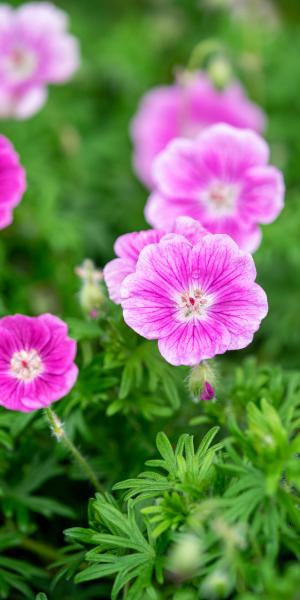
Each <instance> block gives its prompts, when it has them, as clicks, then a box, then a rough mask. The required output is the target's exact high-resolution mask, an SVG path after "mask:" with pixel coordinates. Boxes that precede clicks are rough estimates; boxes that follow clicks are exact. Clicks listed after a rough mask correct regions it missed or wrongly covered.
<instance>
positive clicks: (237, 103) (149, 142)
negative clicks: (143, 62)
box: [131, 72, 265, 188]
mask: <svg viewBox="0 0 300 600" xmlns="http://www.w3.org/2000/svg"><path fill="white" fill-rule="evenodd" d="M220 122H222V123H228V124H229V125H233V126H234V127H241V128H249V129H254V130H255V131H258V132H262V131H263V129H264V124H265V118H264V115H263V112H262V111H261V110H260V108H258V106H256V105H255V104H253V103H252V102H250V100H249V99H248V98H247V97H246V96H245V93H244V91H243V89H242V87H241V86H240V85H239V84H238V83H233V84H231V85H230V86H228V87H227V89H225V90H223V91H220V90H217V89H216V88H215V87H214V86H213V84H212V82H211V81H210V79H209V78H208V77H207V75H205V74H204V73H202V72H199V73H197V74H195V75H190V76H189V78H187V77H186V78H185V81H184V83H174V84H173V85H169V86H164V87H157V88H154V89H153V90H151V91H150V92H148V93H147V94H146V95H145V96H144V97H143V98H142V101H141V104H140V107H139V109H138V112H137V114H136V116H135V117H134V119H133V122H132V127H131V134H132V139H133V142H134V167H135V171H136V173H137V175H138V177H139V178H140V179H141V180H142V181H143V182H144V183H145V184H146V185H147V186H148V187H150V188H152V187H153V185H154V181H153V175H152V165H153V160H154V158H155V157H156V156H157V155H158V154H159V153H160V152H161V151H162V150H163V149H164V148H165V147H166V145H167V144H168V143H169V142H170V141H171V140H173V139H174V138H178V137H184V138H194V137H196V136H197V135H198V134H199V133H200V132H202V131H203V130H204V129H205V128H206V127H207V126H209V125H214V124H215V123H220Z"/></svg>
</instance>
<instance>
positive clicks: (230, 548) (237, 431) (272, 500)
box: [66, 373, 300, 600]
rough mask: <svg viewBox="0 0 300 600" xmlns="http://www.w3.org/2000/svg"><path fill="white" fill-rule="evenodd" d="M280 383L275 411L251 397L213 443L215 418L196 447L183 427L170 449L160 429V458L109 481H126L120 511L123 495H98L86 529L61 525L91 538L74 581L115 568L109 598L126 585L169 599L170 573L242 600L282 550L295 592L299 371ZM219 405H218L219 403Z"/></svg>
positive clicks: (257, 588) (299, 548)
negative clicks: (240, 416)
mask: <svg viewBox="0 0 300 600" xmlns="http://www.w3.org/2000/svg"><path fill="white" fill-rule="evenodd" d="M260 375H261V373H258V377H259V376H260ZM290 379H291V381H292V380H294V381H293V385H291V381H290ZM279 383H280V384H281V385H280V387H279V390H280V389H281V392H282V397H281V403H280V407H279V408H278V410H277V409H276V408H275V407H274V406H273V405H272V404H270V402H269V401H268V400H267V399H266V398H264V399H262V401H261V402H260V405H259V406H257V405H256V404H254V403H253V402H252V401H250V398H249V399H248V403H247V419H246V423H244V424H243V425H240V424H238V422H237V420H236V419H235V418H234V415H232V417H231V419H230V421H229V422H228V433H227V435H226V434H225V435H223V439H222V440H221V441H220V442H217V443H214V444H212V442H213V439H214V437H215V436H216V435H217V434H218V427H214V428H213V429H211V430H209V431H208V432H207V433H206V434H205V435H204V437H203V438H202V439H201V441H200V444H199V445H198V446H197V448H195V446H194V441H193V436H191V435H188V434H183V435H181V436H180V438H179V440H178V442H177V444H176V446H175V448H174V449H173V447H172V445H171V443H170V441H169V439H168V437H167V436H166V435H165V434H163V433H159V434H158V435H157V440H156V443H157V450H158V452H159V454H160V458H159V459H156V458H155V459H151V460H149V461H147V465H148V466H149V467H151V468H152V469H154V470H153V471H146V472H142V473H141V474H140V475H139V477H138V478H136V479H128V480H126V481H122V482H120V483H118V484H116V485H115V486H114V489H115V490H125V495H124V497H123V502H124V503H125V511H126V512H125V514H124V512H123V511H122V505H123V503H121V504H116V501H115V500H114V499H113V498H111V497H104V496H100V495H97V497H96V500H92V501H91V504H90V511H89V522H90V527H91V528H90V529H84V528H80V529H78V528H73V529H71V530H68V531H67V532H66V534H67V536H68V537H70V538H71V539H72V540H75V541H77V542H78V543H81V544H83V545H84V546H85V545H86V544H88V545H92V546H93V548H92V550H89V551H88V552H87V553H86V555H85V561H87V562H88V564H89V565H90V566H88V567H87V568H86V569H84V570H83V571H82V572H80V573H79V574H78V575H77V576H76V581H78V582H83V581H89V580H91V579H94V578H99V579H101V578H102V577H106V576H108V575H114V576H115V575H116V574H118V575H117V577H115V579H114V585H113V588H112V589H113V591H112V598H116V597H117V595H118V593H119V592H120V590H121V589H122V587H124V586H125V585H127V586H128V587H127V588H126V589H127V591H126V594H125V597H126V598H130V599H131V598H138V597H141V595H142V593H143V592H144V590H148V593H149V594H152V596H151V595H150V596H149V597H153V598H160V597H162V598H169V597H170V598H171V597H173V596H172V594H173V592H174V588H172V585H171V584H170V581H172V579H173V580H174V581H175V582H176V581H180V580H182V581H184V582H185V583H189V584H190V591H187V592H186V594H187V597H188V594H190V595H191V597H195V598H211V597H212V598H213V597H215V598H223V597H224V598H227V597H228V596H229V595H230V594H234V598H238V599H239V600H245V598H247V597H248V596H249V598H251V594H256V593H257V592H258V593H261V592H262V590H264V589H266V590H268V589H271V588H270V583H269V581H268V578H267V576H266V573H268V572H271V571H272V570H273V571H274V569H276V566H279V565H280V564H281V561H282V559H283V557H285V556H286V557H289V561H290V562H291V563H292V561H294V563H293V564H294V566H291V567H289V569H288V572H287V573H288V574H287V575H286V577H287V581H285V582H284V584H282V585H283V588H284V587H286V588H287V589H291V598H292V597H293V596H292V595H293V594H294V591H295V589H296V588H295V587H294V586H295V585H297V584H298V579H297V577H294V573H295V568H296V564H297V560H299V558H300V543H299V539H300V538H299V533H300V519H299V511H298V506H299V499H300V486H299V478H298V475H297V473H298V474H299V462H298V454H299V443H300V437H299V433H298V430H299V408H300V394H299V392H300V387H299V386H300V378H299V377H297V378H296V380H295V377H293V376H291V377H290V378H288V385H287V386H286V385H283V384H284V378H282V380H281V381H279ZM295 386H296V387H297V392H298V393H297V394H296V393H295V391H296V390H295ZM216 410H217V408H216ZM218 410H219V412H220V414H221V410H222V407H221V405H219V407H218ZM219 435H220V432H219ZM195 540H196V541H197V542H198V547H197V546H196V550H195ZM174 546H175V548H176V553H175V554H176V556H177V559H176V561H175V560H174ZM186 553H187V554H188V567H189V569H190V568H191V565H193V562H194V561H195V559H196V563H195V569H193V568H192V572H187V571H186V569H187V567H186V565H185V562H184V558H185V554H186ZM195 553H196V556H195ZM178 554H179V556H180V557H181V558H180V561H179V560H178ZM172 555H173V558H172ZM143 561H145V562H143ZM145 564H146V565H147V568H146V570H145V571H144V567H145ZM157 565H159V571H158V574H157V569H158V566H157ZM261 570H262V573H263V574H262V575H261ZM170 576H171V577H170ZM134 578H136V581H135V582H134V583H133V584H132V585H131V584H130V582H132V579H134ZM129 584H130V585H129ZM152 588H153V589H152ZM150 590H151V592H150ZM172 590H173V591H172ZM197 590H198V593H197ZM199 590H200V592H199ZM274 590H275V588H274ZM246 592H247V593H248V596H247V595H245V594H246ZM272 593H273V592H272ZM136 594H137V595H136ZM138 594H140V596H138ZM198 594H200V595H198ZM262 597H263V596H262ZM271 597H272V598H273V596H271ZM274 598H275V596H274Z"/></svg>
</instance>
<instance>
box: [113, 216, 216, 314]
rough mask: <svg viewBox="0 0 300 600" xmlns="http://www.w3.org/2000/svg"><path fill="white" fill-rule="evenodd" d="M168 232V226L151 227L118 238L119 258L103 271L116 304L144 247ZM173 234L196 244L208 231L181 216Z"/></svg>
mask: <svg viewBox="0 0 300 600" xmlns="http://www.w3.org/2000/svg"><path fill="white" fill-rule="evenodd" d="M167 232H168V228H167V227H166V230H165V231H163V230H156V229H149V230H148V231H147V230H146V231H138V232H133V233H125V235H121V236H120V237H119V238H118V239H117V240H116V242H115V245H114V250H115V253H116V255H117V256H118V258H115V259H113V260H111V261H110V262H109V263H107V265H106V266H105V267H104V271H103V274H104V280H105V283H106V285H107V288H108V293H109V297H110V299H111V300H112V301H113V302H115V303H116V304H120V303H121V296H120V290H121V285H122V282H123V280H124V279H125V277H127V275H129V274H130V273H134V271H135V267H136V263H137V260H138V257H139V255H140V252H141V251H142V250H143V248H145V246H147V245H148V244H153V243H155V242H159V241H160V240H161V239H162V238H163V237H165V236H167ZM173 234H179V235H183V236H184V237H186V238H187V239H188V240H189V241H190V242H191V244H193V245H194V244H196V243H197V242H198V241H199V240H200V239H201V238H202V237H203V235H206V234H207V231H206V229H204V228H203V227H202V226H201V225H200V223H198V222H197V221H195V220H194V219H190V218H189V217H179V218H178V219H175V222H174V226H173V227H172V230H171V232H170V233H169V237H170V236H172V235H173Z"/></svg>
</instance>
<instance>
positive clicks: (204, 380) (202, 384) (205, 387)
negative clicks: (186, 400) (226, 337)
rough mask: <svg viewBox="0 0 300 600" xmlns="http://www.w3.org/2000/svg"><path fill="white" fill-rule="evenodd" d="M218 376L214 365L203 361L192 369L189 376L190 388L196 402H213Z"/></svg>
mask: <svg viewBox="0 0 300 600" xmlns="http://www.w3.org/2000/svg"><path fill="white" fill-rule="evenodd" d="M215 382H216V375H215V369H214V367H213V366H212V363H208V362H207V361H203V362H202V363H200V364H199V365H197V366H196V367H192V368H191V370H190V374H189V376H188V388H189V391H190V394H191V396H192V400H193V401H194V402H199V400H212V398H214V396H215V390H214V386H215Z"/></svg>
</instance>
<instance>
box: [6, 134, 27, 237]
mask: <svg viewBox="0 0 300 600" xmlns="http://www.w3.org/2000/svg"><path fill="white" fill-rule="evenodd" d="M25 189H26V178H25V171H24V169H23V167H21V165H20V163H19V157H18V154H17V153H16V152H15V150H14V148H13V146H12V144H11V143H10V141H9V140H8V139H7V138H5V137H4V136H3V135H1V136H0V229H4V227H7V226H8V225H10V224H11V222H12V218H13V216H12V211H13V209H14V208H15V206H17V204H19V202H20V201H21V199H22V196H23V193H24V191H25Z"/></svg>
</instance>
